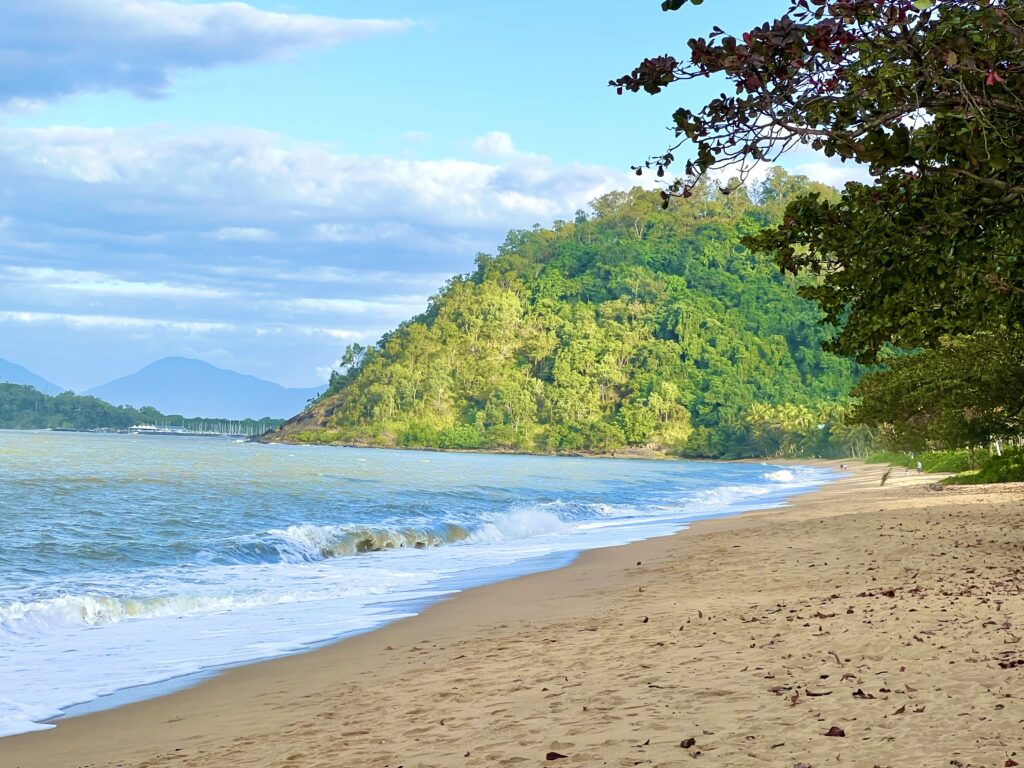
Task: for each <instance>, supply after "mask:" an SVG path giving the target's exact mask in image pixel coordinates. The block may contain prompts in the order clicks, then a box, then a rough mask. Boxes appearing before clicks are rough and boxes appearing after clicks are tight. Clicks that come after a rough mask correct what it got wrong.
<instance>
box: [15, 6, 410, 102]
mask: <svg viewBox="0 0 1024 768" xmlns="http://www.w3.org/2000/svg"><path fill="white" fill-rule="evenodd" d="M412 25H413V22H412V21H410V20H408V19H340V18H335V17H329V16H313V15H308V14H286V13H271V12H268V11H263V10H259V9H257V8H254V7H253V6H251V5H248V4H247V3H242V2H216V3H186V2H177V1H176V0H7V2H6V3H4V8H3V26H2V27H0V62H2V64H3V66H2V67H0V104H2V103H4V102H7V103H8V105H11V106H14V107H17V108H19V109H25V108H27V107H30V106H31V105H32V104H33V103H35V102H38V101H40V100H52V99H54V98H57V97H60V96H65V95H68V94H71V93H77V92H82V91H107V90H114V89H117V90H126V91H130V92H132V93H134V94H137V95H139V96H144V97H156V96H160V95H162V94H163V93H164V92H165V91H166V89H167V87H168V85H169V84H170V81H171V78H172V76H173V74H174V73H175V72H177V71H180V70H183V69H194V68H209V67H214V66H218V65H221V64H231V63H240V62H247V61H255V60H259V59H266V58H271V57H279V56H288V55H291V54H294V53H296V52H298V51H301V50H303V49H306V48H311V47H317V46H331V45H337V44H340V43H346V42H351V41H353V40H358V39H361V38H366V37H370V36H373V35H379V34H385V33H393V32H401V31H404V30H407V29H409V28H410V27H411V26H412Z"/></svg>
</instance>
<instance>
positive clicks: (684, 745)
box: [679, 738, 697, 749]
mask: <svg viewBox="0 0 1024 768" xmlns="http://www.w3.org/2000/svg"><path fill="white" fill-rule="evenodd" d="M696 743H697V740H696V739H694V738H689V739H683V740H682V741H680V742H679V746H680V747H682V748H683V749H689V748H690V747H692V746H693V745H694V744H696Z"/></svg>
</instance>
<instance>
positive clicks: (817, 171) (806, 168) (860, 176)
mask: <svg viewBox="0 0 1024 768" xmlns="http://www.w3.org/2000/svg"><path fill="white" fill-rule="evenodd" d="M787 167H788V169H789V170H790V171H791V172H792V173H800V174H803V175H804V176H806V177H807V178H809V179H811V180H812V181H818V182H821V183H822V184H828V185H829V186H831V187H837V188H841V187H842V186H843V185H844V184H846V182H848V181H859V182H862V183H864V184H870V183H871V182H872V178H871V174H870V173H868V169H867V166H866V165H858V164H857V163H840V162H836V161H828V160H815V161H812V162H806V163H798V164H796V165H791V164H787Z"/></svg>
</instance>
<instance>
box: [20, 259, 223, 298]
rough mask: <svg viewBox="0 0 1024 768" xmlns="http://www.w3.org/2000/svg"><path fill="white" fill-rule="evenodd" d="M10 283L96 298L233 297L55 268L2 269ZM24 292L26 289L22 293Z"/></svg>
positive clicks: (203, 289)
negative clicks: (85, 294)
mask: <svg viewBox="0 0 1024 768" xmlns="http://www.w3.org/2000/svg"><path fill="white" fill-rule="evenodd" d="M0 274H2V275H3V276H4V277H5V278H6V279H8V280H10V281H14V282H18V283H21V284H22V285H23V286H29V287H32V288H36V289H42V290H50V291H78V292H81V293H89V294H94V295H114V296H130V297H161V298H168V297H178V298H189V299H226V298H229V297H231V296H232V295H233V294H232V293H230V292H228V291H223V290H219V289H215V288H210V287H207V286H203V285H174V284H171V283H166V282H162V281H155V282H146V281H139V280H123V279H121V278H117V277H114V276H112V275H108V274H105V273H103V272H94V271H85V270H75V269H54V268H52V267H20V266H11V267H0ZM20 290H24V288H22V289H20Z"/></svg>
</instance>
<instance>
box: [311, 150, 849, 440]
mask: <svg viewBox="0 0 1024 768" xmlns="http://www.w3.org/2000/svg"><path fill="white" fill-rule="evenodd" d="M809 190H818V191H819V193H820V194H825V195H826V196H827V194H826V192H827V190H826V188H824V187H821V186H820V185H814V184H813V183H811V182H809V181H808V180H807V179H805V178H803V177H794V176H789V175H787V174H785V173H783V172H781V171H778V170H776V171H773V172H772V173H771V174H770V175H769V177H768V178H767V179H766V180H765V182H764V183H763V184H762V185H761V186H760V187H759V189H758V190H757V195H756V197H757V199H758V200H760V202H759V203H755V202H753V201H752V200H751V198H750V196H748V195H747V194H746V193H745V192H744V191H740V192H737V193H735V194H733V195H729V196H725V195H723V194H721V193H720V192H718V191H717V190H716V189H715V188H713V187H711V186H708V185H703V186H700V187H698V188H697V189H696V190H695V191H694V194H693V197H692V198H691V200H690V201H689V202H687V203H685V204H679V205H676V206H673V208H672V209H671V210H670V211H663V210H662V209H661V205H660V203H661V198H660V196H659V195H658V194H657V193H656V192H650V191H645V190H642V189H639V188H638V189H634V190H631V191H629V192H617V193H611V194H609V195H606V196H605V197H603V198H601V199H599V200H596V201H594V203H593V209H594V214H593V215H592V216H589V217H588V216H578V217H577V218H576V220H575V221H574V222H572V223H568V222H560V223H559V224H557V225H556V227H555V228H553V229H540V228H538V229H536V230H533V231H519V232H512V233H510V235H509V237H508V240H507V241H506V243H505V245H504V246H502V247H501V248H500V249H499V252H498V255H496V256H485V257H481V258H479V259H478V260H477V264H478V266H477V269H476V271H475V272H474V273H473V274H471V275H469V276H466V277H465V278H462V279H453V280H451V281H449V283H448V285H447V286H446V288H445V289H444V290H443V291H441V292H440V294H439V295H438V296H437V297H435V299H434V300H433V301H432V304H431V307H430V309H429V310H428V312H426V313H425V314H424V315H421V316H419V317H416V318H412V319H411V320H409V321H408V322H406V323H403V324H402V325H401V326H400V327H399V328H398V329H396V330H395V331H393V332H391V333H389V334H387V335H386V336H385V338H383V339H382V340H381V342H380V343H379V344H377V345H376V346H375V347H373V348H371V349H369V350H361V349H353V350H351V354H349V353H346V355H345V356H344V357H343V361H345V362H346V363H347V364H348V365H349V367H348V368H347V369H346V370H345V372H344V373H339V374H338V376H337V377H336V378H334V379H332V391H331V394H330V396H328V397H326V398H324V400H323V401H322V402H321V403H320V404H318V406H316V408H315V409H314V412H313V414H312V416H311V417H312V418H314V419H319V423H318V424H317V425H316V426H317V427H318V428H319V429H316V430H313V431H310V432H309V433H308V437H307V439H309V440H317V439H324V440H332V441H333V440H341V441H351V442H357V443H359V444H367V443H369V444H375V445H404V446H420V447H422V446H429V447H441V448H501V449H516V450H531V451H552V452H563V451H610V450H615V449H616V448H619V447H622V446H623V445H630V446H640V447H643V446H648V447H653V448H658V449H662V450H665V451H669V452H672V453H684V454H691V455H719V456H720V455H730V456H736V455H750V454H752V453H754V454H757V453H758V452H761V451H764V450H768V449H769V448H770V450H771V451H773V452H775V451H777V450H778V448H779V446H778V445H774V444H773V445H772V446H768V444H762V443H759V442H757V441H756V440H754V439H753V438H752V437H751V432H750V426H749V425H748V424H747V422H746V421H745V415H746V410H747V408H748V407H749V406H750V405H751V404H753V403H768V404H775V405H780V406H781V405H783V404H796V403H799V404H802V405H804V406H805V407H810V405H811V404H812V403H820V402H822V401H826V400H833V399H836V398H841V397H843V396H844V395H845V393H846V391H847V390H848V389H849V387H850V385H851V384H852V383H853V381H854V378H855V373H856V368H855V366H853V365H852V364H851V363H850V362H849V361H847V360H843V359H840V358H837V357H834V356H832V355H829V354H827V353H824V352H822V351H821V349H820V342H821V340H822V339H823V338H825V337H826V336H827V334H828V330H827V329H825V328H822V327H820V326H819V324H818V320H819V317H820V315H819V313H818V312H817V311H816V310H815V308H814V306H813V305H812V304H810V303H809V302H808V301H805V300H804V299H801V298H800V297H799V296H798V295H797V292H796V287H795V285H794V284H793V282H792V281H788V280H783V279H782V278H780V277H779V276H778V274H777V271H776V269H775V267H774V265H773V264H772V263H771V262H770V261H769V260H767V259H764V258H759V257H757V256H755V255H754V254H752V253H750V252H749V251H748V250H746V249H745V248H743V247H742V245H741V244H740V238H741V237H742V236H743V235H745V234H747V233H750V232H754V231H757V230H758V229H759V228H760V227H761V226H763V225H764V224H766V223H772V222H776V221H778V220H779V219H780V217H781V216H782V212H783V210H784V208H785V206H786V204H787V203H788V202H789V201H790V200H792V199H794V198H795V197H797V196H798V195H800V194H801V193H803V192H807V191H809ZM813 437H814V438H815V440H818V439H819V438H821V437H822V436H821V434H820V433H818V432H817V430H816V429H815V432H814V434H813ZM826 438H827V435H826ZM826 441H827V440H826ZM787 445H790V444H789V443H787ZM796 445H797V444H796V443H792V445H791V447H792V446H796ZM801 445H803V444H802V443H801ZM815 445H817V446H818V447H817V448H816V449H815V450H817V452H818V453H820V452H821V450H822V448H821V444H819V443H815ZM766 446H767V447H766ZM805 448H806V446H804V447H794V448H793V450H801V451H803V450H805Z"/></svg>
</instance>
